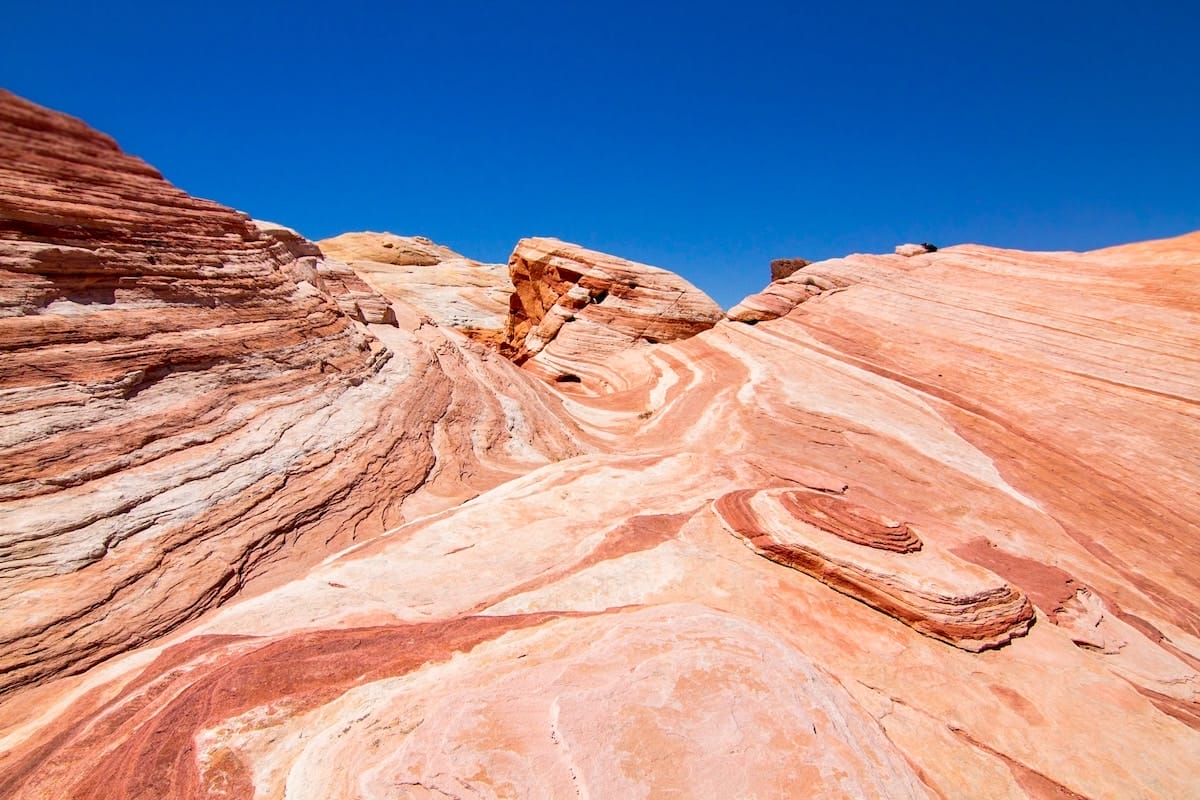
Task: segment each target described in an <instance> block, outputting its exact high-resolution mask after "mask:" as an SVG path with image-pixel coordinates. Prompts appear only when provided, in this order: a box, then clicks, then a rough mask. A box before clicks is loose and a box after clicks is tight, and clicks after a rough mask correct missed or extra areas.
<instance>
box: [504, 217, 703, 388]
mask: <svg viewBox="0 0 1200 800" xmlns="http://www.w3.org/2000/svg"><path fill="white" fill-rule="evenodd" d="M508 269H509V276H510V278H511V279H512V283H513V287H514V291H513V294H512V300H511V302H510V311H511V313H510V315H509V318H508V325H507V327H506V329H505V337H504V342H503V345H502V347H503V350H504V352H505V353H507V354H508V355H509V356H510V357H511V358H512V359H513V360H514V361H515V362H516V363H518V364H522V365H524V366H525V368H526V369H528V370H530V371H532V372H534V373H535V374H538V375H541V376H542V377H546V378H551V379H554V380H557V381H560V382H568V383H584V384H587V385H588V387H589V388H591V387H592V386H593V384H595V383H596V382H598V381H599V382H601V383H605V380H604V372H605V367H604V364H605V362H606V361H608V360H609V359H610V358H611V357H612V356H614V355H616V354H618V353H620V352H622V351H624V350H627V349H629V348H631V347H637V346H644V345H648V344H658V343H660V342H671V341H676V340H679V339H686V338H687V337H689V336H693V335H695V334H697V333H699V332H700V331H703V330H707V329H708V328H711V327H712V326H713V325H715V324H716V323H717V322H718V321H719V320H720V319H722V318H723V317H724V314H723V313H722V311H721V308H720V306H718V305H717V304H716V303H715V302H713V300H712V299H711V298H709V297H708V295H706V294H704V293H703V292H702V291H700V290H699V289H697V288H696V287H695V286H693V285H692V284H690V283H688V282H687V281H685V280H684V279H683V278H681V277H679V276H678V275H675V274H674V273H672V272H668V271H666V270H664V269H659V268H658V267H651V266H648V265H646V264H638V263H637V262H634V261H626V260H625V259H622V258H616V257H614V256H610V255H606V254H604V253H597V252H596V251H594V250H587V249H585V248H582V247H579V246H578V245H574V244H568V243H566V242H560V241H558V240H557V239H522V240H521V241H520V242H519V243H517V247H516V249H515V250H514V251H513V254H512V257H511V258H510V259H509V262H508ZM585 378H586V380H585Z"/></svg>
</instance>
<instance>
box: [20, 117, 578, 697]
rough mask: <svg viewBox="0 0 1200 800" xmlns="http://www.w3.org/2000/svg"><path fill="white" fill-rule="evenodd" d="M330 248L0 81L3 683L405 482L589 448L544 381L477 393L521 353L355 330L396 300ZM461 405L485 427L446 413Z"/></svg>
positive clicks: (375, 505) (388, 520) (392, 503)
mask: <svg viewBox="0 0 1200 800" xmlns="http://www.w3.org/2000/svg"><path fill="white" fill-rule="evenodd" d="M65 198H70V199H69V200H68V199H65ZM313 252H316V253H318V254H319V251H318V250H316V249H315V248H314V247H313V246H312V245H311V243H305V242H304V241H303V240H302V239H300V237H298V235H295V234H294V232H293V233H291V234H288V233H281V232H280V229H279V228H274V229H268V230H267V232H266V234H265V235H264V234H263V233H262V232H260V229H258V228H256V227H255V226H254V225H252V224H250V221H249V220H248V219H247V218H246V217H245V216H244V215H242V214H239V213H237V212H235V211H233V210H231V209H227V208H224V207H222V206H219V205H217V204H215V203H210V202H208V201H204V200H197V199H194V198H191V197H189V196H188V195H186V194H185V193H183V192H181V191H179V190H178V189H176V188H175V187H173V186H171V185H170V184H168V183H167V182H165V181H164V180H162V178H161V177H160V176H159V174H158V173H157V172H156V171H154V170H153V169H152V168H150V167H148V166H146V165H145V164H144V163H143V162H141V161H139V160H138V159H136V158H133V157H131V156H127V155H125V154H123V153H121V152H120V151H119V150H118V149H117V147H116V145H115V144H114V143H113V142H112V141H111V140H110V139H108V138H107V137H105V136H103V135H101V134H97V133H95V132H93V131H91V130H90V129H88V128H87V127H86V126H84V125H83V124H82V123H80V122H79V121H77V120H73V119H71V118H69V117H65V116H63V115H60V114H55V113H53V112H49V111H47V110H45V109H42V108H39V107H37V106H34V105H32V104H30V103H27V102H25V101H23V100H20V99H18V98H16V97H14V96H13V95H11V94H8V93H3V94H0V309H3V311H2V312H0V313H2V314H3V316H2V317H0V353H2V355H0V414H3V419H4V436H3V439H2V440H0V463H2V464H3V469H0V608H3V609H4V613H3V614H0V643H2V646H0V676H2V677H0V692H2V691H4V690H5V689H11V688H13V687H16V686H21V685H28V684H33V683H37V682H39V681H41V680H44V679H45V678H47V677H50V676H54V675H59V674H63V673H71V672H78V671H79V670H81V669H84V668H85V667H87V666H89V665H90V664H92V663H95V662H97V661H98V660H100V659H102V658H105V657H108V656H111V655H113V654H114V653H118V652H121V651H123V650H127V649H129V648H131V647H136V646H137V645H138V644H140V643H142V642H144V641H147V640H149V639H153V638H154V637H155V636H158V635H160V634H162V633H164V632H165V631H167V630H170V629H171V628H172V627H174V626H176V625H178V624H180V623H182V622H184V621H186V620H189V619H192V618H194V617H196V616H197V615H199V614H201V613H202V612H203V611H204V610H206V609H208V608H211V607H213V606H214V605H216V604H219V603H220V602H221V601H223V600H225V599H227V598H229V597H230V596H232V595H233V594H235V593H236V592H237V591H238V590H239V588H240V587H241V586H242V585H243V584H244V583H245V582H246V580H247V579H248V578H249V577H250V576H251V575H252V574H254V573H259V572H264V571H266V570H268V569H269V568H270V567H271V565H272V564H275V563H283V564H284V566H285V568H286V569H294V568H296V565H300V564H303V563H305V562H311V561H313V560H318V559H319V558H320V557H321V556H322V555H323V554H324V553H325V552H327V551H326V548H327V547H328V546H333V547H335V548H336V547H340V546H343V545H344V544H345V543H348V542H351V541H354V540H355V539H358V538H362V537H364V536H370V535H373V534H375V533H378V532H380V531H382V530H383V529H385V528H387V527H390V526H392V525H395V524H397V523H399V522H401V521H403V520H404V519H405V518H406V514H405V511H404V504H405V503H406V502H407V501H409V500H411V501H412V502H413V503H415V505H414V508H422V507H424V508H428V506H429V503H430V502H431V501H432V502H434V505H435V506H436V505H439V504H441V503H443V502H446V501H436V500H435V498H436V497H437V496H438V495H443V496H448V498H450V499H460V498H462V497H463V496H466V495H469V494H471V493H473V492H477V491H479V489H480V488H482V487H486V486H490V485H494V483H496V482H497V481H498V480H502V479H504V478H507V477H511V475H512V474H514V473H512V472H508V471H507V470H508V468H509V466H510V465H511V464H520V465H521V466H520V467H519V470H520V471H523V470H524V469H525V468H527V467H528V465H529V464H530V463H531V461H530V459H532V463H540V462H544V461H545V460H547V458H549V457H554V456H557V455H561V454H564V453H571V452H574V449H575V448H574V445H573V444H572V443H571V439H570V435H569V434H568V433H566V432H565V430H563V429H561V428H557V427H556V423H555V422H554V421H553V419H552V418H551V417H549V416H548V415H542V419H540V420H537V421H536V422H534V421H531V420H526V419H525V418H524V417H523V416H522V412H521V410H520V407H525V408H536V404H537V401H534V406H529V405H528V400H524V399H523V400H522V401H520V402H518V401H517V400H516V399H515V398H517V397H521V398H524V397H525V396H526V395H527V394H528V391H529V390H520V389H518V390H517V391H515V392H513V394H512V397H509V398H501V397H498V396H497V395H496V394H495V393H494V392H492V390H491V389H490V388H489V389H488V390H487V394H486V396H482V395H478V394H476V389H475V388H472V387H479V386H482V385H485V384H488V383H503V382H505V381H506V380H507V379H506V378H504V377H503V374H505V373H507V372H515V370H513V369H512V368H511V366H510V365H508V364H506V363H505V362H504V361H503V360H502V359H488V360H487V363H486V364H483V363H480V359H481V355H480V354H479V353H477V352H471V351H467V350H462V349H459V348H458V346H457V345H454V344H451V343H449V342H448V341H447V340H445V339H444V337H442V336H440V335H437V334H436V332H426V333H421V334H413V333H405V334H404V335H402V336H399V335H398V336H395V337H392V338H391V339H389V343H388V345H385V344H384V343H383V342H381V341H380V339H379V338H378V337H379V336H383V335H384V334H383V333H382V332H380V331H376V332H375V333H372V332H371V330H369V329H368V326H366V325H363V324H360V323H361V322H362V321H367V322H373V321H382V320H383V319H386V318H388V317H390V316H391V315H392V310H391V308H390V307H389V306H388V304H387V302H386V301H385V300H384V299H383V298H382V297H381V296H379V295H378V294H376V293H374V292H371V291H370V290H369V288H368V287H366V285H365V284H363V283H362V282H361V281H360V280H359V279H358V278H357V276H355V274H354V273H353V272H352V271H350V270H349V269H348V268H347V267H345V266H344V265H342V266H341V267H338V266H336V265H334V264H331V263H330V262H329V261H327V260H324V261H323V260H321V259H319V258H316V257H315V256H313V255H311V253H313ZM385 330H392V329H385ZM397 334H399V332H397ZM454 372H456V373H458V377H457V378H453V379H452V378H451V377H450V374H451V373H454ZM463 373H469V374H470V375H471V377H470V378H469V379H465V380H464V379H462V378H463ZM451 408H453V409H455V412H456V414H461V415H464V416H467V417H472V418H473V422H468V421H466V420H456V421H455V422H452V423H444V422H441V419H442V418H443V417H444V416H445V415H446V414H447V412H448V411H449V410H450V409H451ZM521 425H523V426H524V427H523V428H521V429H518V426H521ZM472 427H474V430H471V429H472ZM463 428H465V429H466V431H462V429H463ZM435 429H437V430H439V431H441V432H443V433H444V432H447V431H451V430H456V429H457V430H459V431H460V434H459V435H458V436H456V437H455V439H454V441H453V442H452V443H447V442H446V441H440V442H436V443H435V442H434V441H433V436H432V434H433V432H434V430H435ZM543 432H545V433H546V434H547V435H548V436H549V437H550V439H547V440H546V442H545V443H546V444H549V441H550V440H551V439H552V440H554V444H550V445H549V447H548V448H546V449H545V450H543V449H542V444H543V442H542V440H541V436H542V434H543ZM543 453H545V455H544V454H543ZM431 470H432V472H431ZM442 470H447V471H448V472H450V473H452V474H453V475H454V480H455V486H454V487H453V488H450V487H445V486H444V481H439V480H438V478H439V474H440V472H441V471H442ZM439 483H441V484H443V486H440V487H439V486H436V485H437V484H439ZM418 490H420V491H419V492H418ZM413 492H418V494H419V495H420V496H421V497H424V498H428V499H427V500H425V499H420V498H410V497H409V495H411V494H412V493H413ZM301 541H303V547H302V549H301V550H300V552H295V545H296V544H297V543H298V542H301Z"/></svg>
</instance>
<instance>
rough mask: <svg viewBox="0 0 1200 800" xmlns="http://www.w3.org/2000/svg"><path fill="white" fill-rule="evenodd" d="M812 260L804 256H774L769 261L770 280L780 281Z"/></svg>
mask: <svg viewBox="0 0 1200 800" xmlns="http://www.w3.org/2000/svg"><path fill="white" fill-rule="evenodd" d="M811 263H812V262H811V261H809V260H807V259H804V258H776V259H773V260H772V261H771V280H773V281H781V280H783V279H784V278H786V277H788V276H789V275H791V274H792V273H794V272H795V271H796V270H800V269H804V268H805V267H807V266H808V265H809V264H811Z"/></svg>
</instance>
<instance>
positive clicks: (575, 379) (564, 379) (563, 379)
mask: <svg viewBox="0 0 1200 800" xmlns="http://www.w3.org/2000/svg"><path fill="white" fill-rule="evenodd" d="M554 382H555V383H583V380H582V379H581V378H580V377H579V376H578V375H574V374H572V373H570V372H568V373H566V374H565V375H559V376H558V377H557V378H555V379H554Z"/></svg>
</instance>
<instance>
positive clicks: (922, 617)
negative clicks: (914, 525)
mask: <svg viewBox="0 0 1200 800" xmlns="http://www.w3.org/2000/svg"><path fill="white" fill-rule="evenodd" d="M713 508H714V510H715V511H716V513H717V514H718V515H719V516H720V517H721V520H722V522H724V523H725V525H726V527H728V528H729V530H730V531H731V532H732V533H734V534H735V535H736V536H738V537H739V538H741V539H742V540H744V541H745V542H746V544H748V545H749V546H750V547H751V548H752V549H753V550H754V551H755V552H757V553H759V554H761V555H763V556H766V557H767V558H769V559H771V560H772V561H775V562H778V563H780V564H783V565H785V566H788V567H792V568H793V569H797V570H800V571H801V572H804V573H806V574H808V575H811V576H812V577H814V578H816V579H817V580H819V581H821V582H822V583H825V584H828V585H829V586H831V587H833V588H834V589H837V590H838V591H839V592H842V593H843V594H847V595H849V596H851V597H853V598H855V599H857V600H861V601H863V602H864V603H866V604H867V605H869V606H871V607H873V608H876V609H878V610H880V611H882V612H883V613H885V614H887V615H888V616H891V617H895V618H896V619H898V620H900V621H901V622H903V623H905V624H906V625H910V626H912V628H914V629H915V630H918V631H920V632H921V633H924V634H926V635H927V636H932V637H934V638H935V639H941V640H942V641H944V642H948V643H950V644H952V645H954V646H955V647H961V648H962V649H963V650H970V651H972V652H979V651H980V650H986V649H988V648H992V647H998V646H1000V645H1003V644H1007V643H1008V642H1009V641H1011V640H1012V639H1013V638H1014V637H1017V636H1021V635H1024V634H1025V633H1026V632H1027V631H1028V630H1029V626H1030V624H1031V623H1032V622H1033V605H1032V604H1031V603H1030V602H1029V600H1028V599H1027V598H1026V597H1025V596H1024V595H1023V594H1021V593H1020V592H1019V591H1016V590H1014V589H1013V588H1012V587H1011V586H1009V585H1008V584H1007V583H1005V582H1004V581H1003V580H1001V579H1000V578H999V577H998V576H997V575H995V574H994V573H991V572H989V571H988V570H986V569H983V568H982V567H978V566H976V565H974V564H971V563H969V562H965V561H963V560H962V559H959V558H957V557H955V556H953V555H951V554H949V553H939V552H937V551H936V550H935V549H934V548H922V542H921V541H920V540H919V539H918V538H917V537H916V536H915V534H914V533H913V532H912V530H911V528H909V526H908V525H905V524H903V523H891V522H887V521H884V520H881V519H879V518H878V516H877V515H874V514H871V513H870V512H869V511H868V510H867V509H862V508H858V507H856V506H854V505H852V504H850V503H847V502H846V501H844V500H842V499H840V498H833V497H829V496H827V495H818V494H813V493H809V492H801V491H787V490H785V491H768V492H753V491H745V490H743V491H739V492H731V493H729V494H727V495H723V496H722V497H720V498H718V499H717V500H716V502H715V503H714V504H713ZM918 550H921V551H922V552H920V553H918V552H917V551H918ZM880 551H884V553H881V552H880ZM885 553H888V554H890V553H895V554H898V555H885Z"/></svg>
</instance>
